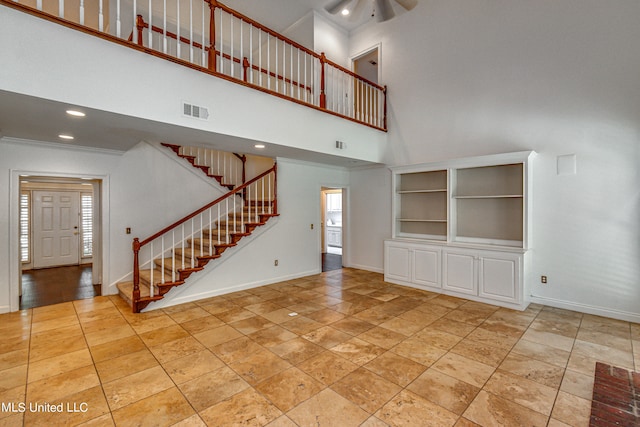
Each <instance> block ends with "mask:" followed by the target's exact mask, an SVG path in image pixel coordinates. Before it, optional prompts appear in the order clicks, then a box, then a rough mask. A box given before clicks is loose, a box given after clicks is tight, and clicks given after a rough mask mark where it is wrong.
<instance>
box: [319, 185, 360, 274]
mask: <svg viewBox="0 0 640 427" xmlns="http://www.w3.org/2000/svg"><path fill="white" fill-rule="evenodd" d="M323 188H327V189H335V190H340V192H341V193H342V200H343V202H342V265H343V266H344V267H349V262H350V260H351V256H350V253H351V252H350V248H351V239H350V233H349V230H350V222H349V220H350V216H349V212H350V208H351V190H350V188H349V186H348V185H344V184H335V183H334V184H320V185H319V186H318V187H317V191H316V194H318V195H319V196H320V197H318V198H317V199H316V200H317V203H318V205H317V207H316V212H317V215H319V216H317V217H316V220H317V223H318V225H319V227H318V231H317V233H316V239H318V240H317V241H316V247H320V246H322V245H321V242H322V235H321V234H322V232H323V230H324V224H322V214H323V213H322V202H321V201H320V198H321V197H322V189H323ZM345 201H346V203H345ZM322 250H323V248H321V247H320V249H319V251H318V255H317V257H316V259H317V262H318V270H319V271H320V272H322Z"/></svg>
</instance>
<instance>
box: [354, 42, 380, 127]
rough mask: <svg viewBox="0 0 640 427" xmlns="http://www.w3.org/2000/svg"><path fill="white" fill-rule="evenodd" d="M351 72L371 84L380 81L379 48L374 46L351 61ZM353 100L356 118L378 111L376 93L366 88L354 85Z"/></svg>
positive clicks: (378, 102)
mask: <svg viewBox="0 0 640 427" xmlns="http://www.w3.org/2000/svg"><path fill="white" fill-rule="evenodd" d="M351 61H352V69H353V72H354V73H356V74H357V75H358V76H360V77H362V78H364V79H366V80H368V81H369V82H371V83H374V84H378V81H379V79H380V76H379V74H380V48H379V46H374V47H372V48H369V49H367V50H365V51H363V52H362V53H359V54H358V55H356V56H354V57H353V58H352V59H351ZM353 92H354V93H353V99H354V102H355V105H354V108H355V113H356V117H360V116H361V115H362V114H367V113H368V112H369V111H379V105H380V102H382V100H381V99H379V94H378V91H373V92H372V91H370V90H368V89H367V87H366V86H363V85H360V84H357V83H354V87H353Z"/></svg>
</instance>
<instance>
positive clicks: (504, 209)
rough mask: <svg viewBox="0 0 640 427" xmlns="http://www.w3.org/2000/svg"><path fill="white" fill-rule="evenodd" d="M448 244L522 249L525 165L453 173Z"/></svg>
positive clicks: (482, 167)
mask: <svg viewBox="0 0 640 427" xmlns="http://www.w3.org/2000/svg"><path fill="white" fill-rule="evenodd" d="M451 185H452V188H454V193H453V195H452V199H453V203H452V204H451V214H452V215H451V216H452V219H453V227H451V229H450V232H451V240H452V241H459V242H470V243H480V244H483V243H484V244H497V245H503V246H513V247H522V246H523V222H524V163H515V164H504V165H495V166H480V167H471V168H460V169H455V171H454V173H453V174H452V179H451Z"/></svg>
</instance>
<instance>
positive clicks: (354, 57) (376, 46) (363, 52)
mask: <svg viewBox="0 0 640 427" xmlns="http://www.w3.org/2000/svg"><path fill="white" fill-rule="evenodd" d="M375 49H377V50H378V65H377V67H378V72H377V74H378V79H377V80H378V81H377V82H375V83H377V84H380V82H381V81H382V79H381V78H380V77H381V76H382V42H378V43H376V44H374V45H373V46H369V47H368V48H366V49H363V50H361V51H360V52H358V53H354V54H353V55H350V56H349V66H350V70H351V71H353V72H355V71H354V68H355V67H354V64H355V62H356V61H357V60H358V59H360V58H362V57H363V56H365V55H367V54H369V52H372V51H373V50H375Z"/></svg>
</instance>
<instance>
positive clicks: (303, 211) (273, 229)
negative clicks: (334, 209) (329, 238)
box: [149, 159, 349, 309]
mask: <svg viewBox="0 0 640 427" xmlns="http://www.w3.org/2000/svg"><path fill="white" fill-rule="evenodd" d="M348 182H349V173H348V172H347V171H346V170H345V169H341V168H333V167H327V166H323V165H319V164H313V163H306V162H298V161H292V160H287V159H278V209H279V213H280V216H279V217H276V218H272V219H270V220H269V221H268V222H267V224H266V225H264V226H262V227H258V228H257V229H256V231H255V232H254V233H253V234H252V235H251V236H248V237H245V238H243V239H242V240H241V241H240V243H239V245H238V246H237V247H235V248H232V249H229V250H227V251H226V252H225V253H223V254H222V257H221V258H219V259H218V260H214V261H212V262H211V263H209V265H207V267H206V269H205V270H204V271H202V272H199V273H196V274H194V275H192V276H191V277H190V278H189V281H190V282H189V283H188V285H184V286H179V287H176V288H174V289H172V290H171V291H170V292H169V293H168V294H166V295H165V299H163V300H161V301H159V302H158V303H154V304H153V305H150V306H149V309H156V308H159V307H166V306H170V305H175V304H180V303H184V302H188V301H193V300H196V299H202V298H206V297H210V296H214V295H219V294H223V293H228V292H232V291H236V290H241V289H247V288H252V287H256V286H261V285H266V284H270V283H276V282H280V281H283V280H288V279H293V278H297V277H304V276H308V275H311V274H317V273H320V271H321V260H320V232H321V230H322V227H320V216H321V215H320V214H321V212H320V209H321V208H320V191H321V187H322V186H324V185H329V186H337V187H346V186H347V185H348ZM311 224H313V229H311ZM276 259H277V260H278V266H277V267H276V266H274V260H276Z"/></svg>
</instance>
